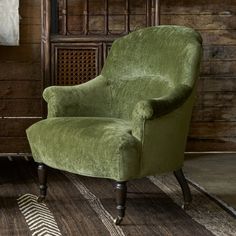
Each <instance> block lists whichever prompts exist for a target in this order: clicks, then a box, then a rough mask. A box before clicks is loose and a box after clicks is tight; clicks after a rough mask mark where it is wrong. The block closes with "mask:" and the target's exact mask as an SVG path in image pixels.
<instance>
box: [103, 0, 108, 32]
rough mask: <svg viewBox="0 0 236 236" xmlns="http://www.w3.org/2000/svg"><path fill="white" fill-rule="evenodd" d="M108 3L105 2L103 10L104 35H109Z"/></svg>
mask: <svg viewBox="0 0 236 236" xmlns="http://www.w3.org/2000/svg"><path fill="white" fill-rule="evenodd" d="M108 17H109V3H108V0H105V9H104V22H105V24H104V34H105V35H108V34H109V19H108Z"/></svg>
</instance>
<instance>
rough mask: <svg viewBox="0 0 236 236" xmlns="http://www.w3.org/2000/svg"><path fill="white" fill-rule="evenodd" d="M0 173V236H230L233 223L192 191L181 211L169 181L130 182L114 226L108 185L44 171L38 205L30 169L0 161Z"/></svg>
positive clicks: (168, 178) (235, 226) (165, 177)
mask: <svg viewBox="0 0 236 236" xmlns="http://www.w3.org/2000/svg"><path fill="white" fill-rule="evenodd" d="M0 171H1V175H0V193H1V195H0V209H1V211H0V235H4V236H5V235H6V236H8V235H24V236H25V235H42V236H44V235H55V236H56V235H65V236H67V235H71V236H77V235H78V236H80V235H82V236H86V235H88V236H93V235H95V236H106V235H108V236H109V235H111V236H152V235H154V236H155V235H160V236H162V235H163V236H169V235H173V236H178V235H180V236H184V235H187V236H188V235H199V236H203V235H204V236H208V235H219V236H228V235H229V236H230V235H232V236H233V235H236V234H235V232H236V220H235V218H234V217H232V216H231V215H230V214H228V212H227V211H225V210H224V209H223V208H222V207H221V206H220V205H219V204H217V203H216V202H215V201H213V200H212V199H211V198H209V197H207V196H206V194H204V193H202V192H201V191H200V190H199V189H198V188H195V187H194V186H191V190H192V193H193V204H192V206H191V208H190V209H189V210H187V211H183V210H182V209H181V207H180V206H181V203H182V194H181V191H180V188H179V186H178V184H177V182H176V180H175V178H174V177H173V175H163V176H158V177H149V178H144V179H141V180H134V181H130V182H129V183H128V199H127V212H126V217H125V219H124V221H123V224H122V225H121V226H116V225H114V223H113V217H115V216H116V211H115V202H114V198H113V197H114V192H113V186H112V185H113V182H112V181H110V180H105V179H96V178H87V177H82V176H78V175H74V174H69V173H66V172H60V171H56V170H52V169H50V170H49V178H48V187H49V188H48V196H47V201H46V202H45V203H43V204H39V203H37V201H36V195H37V193H38V186H37V176H36V168H35V165H34V163H32V162H26V161H22V160H19V159H16V160H13V161H11V162H10V161H8V160H7V159H4V158H3V159H1V160H0Z"/></svg>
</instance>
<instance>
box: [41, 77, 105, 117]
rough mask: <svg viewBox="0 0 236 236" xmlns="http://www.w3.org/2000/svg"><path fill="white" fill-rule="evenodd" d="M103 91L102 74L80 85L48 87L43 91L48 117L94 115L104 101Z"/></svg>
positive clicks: (103, 81) (103, 80)
mask: <svg viewBox="0 0 236 236" xmlns="http://www.w3.org/2000/svg"><path fill="white" fill-rule="evenodd" d="M105 91H106V81H105V79H104V78H103V77H102V76H98V77H97V78H95V79H93V80H91V81H88V82H86V83H84V84H81V85H74V86H51V87H48V88H46V89H45V90H44V92H43V98H44V100H45V101H46V102H47V104H48V117H65V116H67V117H74V116H94V115H96V114H95V113H96V111H97V112H98V109H99V107H100V105H102V104H103V103H104V101H103V100H104V98H103V97H105V96H106V95H105V93H106V92H105ZM95 104H96V106H95Z"/></svg>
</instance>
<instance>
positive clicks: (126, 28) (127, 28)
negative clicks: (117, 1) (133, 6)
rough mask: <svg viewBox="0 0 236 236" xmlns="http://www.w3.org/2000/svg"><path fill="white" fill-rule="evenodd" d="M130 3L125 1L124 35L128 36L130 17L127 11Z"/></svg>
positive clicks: (127, 0)
mask: <svg viewBox="0 0 236 236" xmlns="http://www.w3.org/2000/svg"><path fill="white" fill-rule="evenodd" d="M129 7H130V3H129V0H126V1H125V33H126V34H128V33H129V32H130V17H129V11H130V9H129Z"/></svg>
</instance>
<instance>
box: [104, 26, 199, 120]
mask: <svg viewBox="0 0 236 236" xmlns="http://www.w3.org/2000/svg"><path fill="white" fill-rule="evenodd" d="M201 42H202V39H201V36H200V35H199V34H198V33H197V32H196V31H194V30H193V29H190V28H186V27H180V26H155V27H149V28H145V29H141V30H138V31H135V32H133V33H130V34H129V35H127V36H125V37H122V38H120V39H118V40H116V41H115V42H114V43H113V45H112V48H111V51H110V53H109V55H108V58H107V60H106V63H105V65H104V67H103V70H102V73H101V74H102V75H103V76H104V77H105V78H106V79H107V80H108V81H109V84H110V85H111V97H112V101H111V102H112V112H113V115H114V116H116V117H119V118H124V119H130V118H131V114H132V110H133V107H134V105H135V104H136V103H137V102H138V101H140V100H142V99H147V98H157V97H160V96H163V95H165V94H167V93H169V91H171V90H172V89H174V88H175V87H176V86H177V85H178V84H180V83H182V84H186V85H188V86H191V87H193V86H194V84H195V81H196V79H197V77H198V68H199V63H200V59H201V52H202V50H201Z"/></svg>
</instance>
